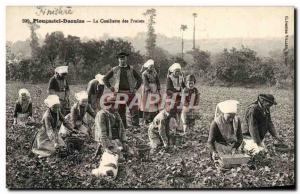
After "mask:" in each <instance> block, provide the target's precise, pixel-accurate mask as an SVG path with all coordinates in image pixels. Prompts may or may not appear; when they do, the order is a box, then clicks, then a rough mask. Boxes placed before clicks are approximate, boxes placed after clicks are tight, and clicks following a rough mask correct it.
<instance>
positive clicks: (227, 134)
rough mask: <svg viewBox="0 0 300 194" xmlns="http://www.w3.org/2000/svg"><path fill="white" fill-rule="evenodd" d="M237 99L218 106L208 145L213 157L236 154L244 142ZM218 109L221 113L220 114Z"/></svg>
mask: <svg viewBox="0 0 300 194" xmlns="http://www.w3.org/2000/svg"><path fill="white" fill-rule="evenodd" d="M238 104H239V102H238V101H236V100H227V101H224V102H221V103H219V104H218V105H217V107H216V114H215V119H214V121H213V122H212V123H211V125H210V131H209V137H208V147H209V148H210V150H211V152H212V158H213V159H216V158H217V157H218V156H220V155H223V154H234V153H236V152H237V150H238V148H239V147H240V145H241V144H242V141H243V136H242V129H241V122H240V119H239V118H238V117H237V116H236V113H237V105H238ZM218 110H220V111H221V114H220V115H218V114H217V113H218Z"/></svg>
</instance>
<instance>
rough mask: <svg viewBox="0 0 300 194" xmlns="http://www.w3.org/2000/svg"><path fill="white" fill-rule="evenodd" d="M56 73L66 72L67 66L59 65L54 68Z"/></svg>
mask: <svg viewBox="0 0 300 194" xmlns="http://www.w3.org/2000/svg"><path fill="white" fill-rule="evenodd" d="M55 72H56V73H68V66H59V67H56V68H55Z"/></svg>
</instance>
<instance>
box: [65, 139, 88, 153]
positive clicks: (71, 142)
mask: <svg viewBox="0 0 300 194" xmlns="http://www.w3.org/2000/svg"><path fill="white" fill-rule="evenodd" d="M65 142H66V144H67V147H68V150H70V151H72V150H80V149H81V148H82V147H83V144H84V140H83V139H82V138H79V137H67V138H66V139H65Z"/></svg>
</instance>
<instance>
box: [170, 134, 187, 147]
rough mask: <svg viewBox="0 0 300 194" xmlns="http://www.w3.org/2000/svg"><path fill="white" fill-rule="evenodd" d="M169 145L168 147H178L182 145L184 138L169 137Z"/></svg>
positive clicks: (177, 136) (179, 136)
mask: <svg viewBox="0 0 300 194" xmlns="http://www.w3.org/2000/svg"><path fill="white" fill-rule="evenodd" d="M169 143H170V145H176V146H180V145H182V144H183V143H184V136H182V135H170V137H169Z"/></svg>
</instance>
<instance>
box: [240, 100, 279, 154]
mask: <svg viewBox="0 0 300 194" xmlns="http://www.w3.org/2000/svg"><path fill="white" fill-rule="evenodd" d="M276 104H277V103H276V101H275V98H274V96H273V95H271V94H259V95H258V98H257V100H256V101H255V102H254V103H252V104H250V105H249V106H248V107H247V109H246V113H245V122H244V125H243V136H244V143H245V147H244V149H245V150H248V151H250V152H252V153H253V154H257V153H259V152H260V151H262V150H264V149H265V145H264V138H265V135H266V134H267V132H270V134H271V135H272V136H273V137H274V138H275V139H276V140H277V141H279V142H282V140H281V138H279V136H278V134H277V132H276V130H275V128H274V125H273V122H272V120H271V114H270V108H271V106H273V105H276Z"/></svg>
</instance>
